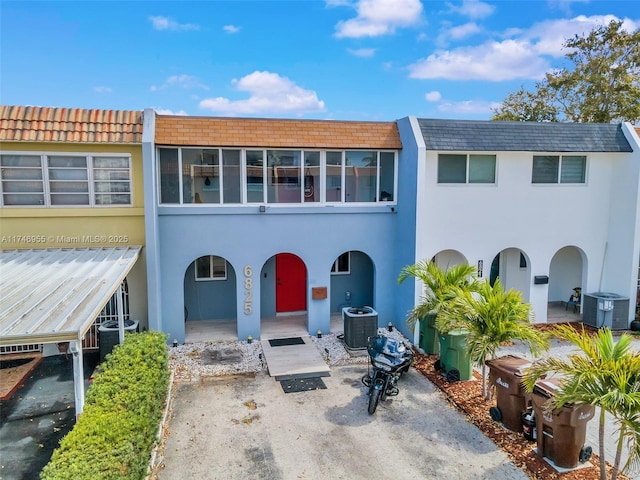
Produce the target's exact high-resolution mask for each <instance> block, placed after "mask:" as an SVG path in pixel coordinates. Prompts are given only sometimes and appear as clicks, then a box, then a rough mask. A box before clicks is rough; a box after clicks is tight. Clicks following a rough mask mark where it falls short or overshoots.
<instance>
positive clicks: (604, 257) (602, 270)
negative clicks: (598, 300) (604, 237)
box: [598, 242, 609, 292]
mask: <svg viewBox="0 0 640 480" xmlns="http://www.w3.org/2000/svg"><path fill="white" fill-rule="evenodd" d="M608 246H609V242H604V255H602V268H601V269H600V283H599V284H598V291H599V292H601V291H602V277H604V264H605V261H606V260H607V247H608Z"/></svg>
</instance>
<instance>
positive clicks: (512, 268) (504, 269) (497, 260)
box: [489, 248, 531, 302]
mask: <svg viewBox="0 0 640 480" xmlns="http://www.w3.org/2000/svg"><path fill="white" fill-rule="evenodd" d="M498 278H499V279H500V283H502V286H503V287H504V288H505V289H506V290H509V289H511V288H513V289H514V290H518V291H519V292H520V293H521V295H522V300H523V301H524V302H528V301H529V294H530V284H531V261H530V260H529V257H528V256H527V255H526V254H525V253H524V252H523V251H522V250H520V249H519V248H505V249H504V250H502V251H501V252H500V253H498V254H497V255H496V256H495V257H494V258H493V261H492V262H491V270H490V272H489V282H490V283H491V285H493V284H494V283H495V281H496V279H498Z"/></svg>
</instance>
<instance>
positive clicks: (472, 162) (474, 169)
mask: <svg viewBox="0 0 640 480" xmlns="http://www.w3.org/2000/svg"><path fill="white" fill-rule="evenodd" d="M469 183H496V156H495V155H469Z"/></svg>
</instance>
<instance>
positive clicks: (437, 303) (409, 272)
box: [398, 260, 476, 329]
mask: <svg viewBox="0 0 640 480" xmlns="http://www.w3.org/2000/svg"><path fill="white" fill-rule="evenodd" d="M475 272H476V269H475V268H474V267H472V266H470V265H468V264H467V263H463V264H461V265H454V266H453V267H450V268H448V269H443V268H441V267H439V266H438V265H437V264H436V263H435V262H434V261H432V260H421V261H419V262H418V263H415V264H414V265H407V266H406V267H404V268H403V269H402V270H401V271H400V276H399V277H398V283H402V282H403V281H405V280H406V279H407V278H409V277H413V278H416V279H418V280H420V281H421V282H422V284H423V285H424V294H423V296H422V297H421V298H420V303H418V305H416V306H415V307H414V308H413V309H412V310H411V311H410V312H409V316H408V318H407V325H409V327H410V328H411V329H413V328H414V327H415V325H416V322H418V321H420V319H422V318H425V317H426V316H427V315H429V314H436V315H437V314H438V312H439V311H440V310H441V309H442V308H443V307H444V306H445V305H447V304H448V303H449V302H450V301H451V300H453V299H454V298H455V296H456V295H457V294H458V292H459V291H460V290H463V291H466V290H474V289H475V283H476V282H475V278H474V274H475Z"/></svg>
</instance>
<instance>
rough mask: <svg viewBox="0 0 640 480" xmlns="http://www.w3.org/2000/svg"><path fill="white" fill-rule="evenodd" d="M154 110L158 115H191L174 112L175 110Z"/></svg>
mask: <svg viewBox="0 0 640 480" xmlns="http://www.w3.org/2000/svg"><path fill="white" fill-rule="evenodd" d="M153 109H154V110H155V111H156V113H157V114H158V115H181V116H184V115H189V114H188V113H187V112H185V111H184V110H178V111H177V112H174V111H173V110H169V109H168V108H157V107H154V108H153Z"/></svg>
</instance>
